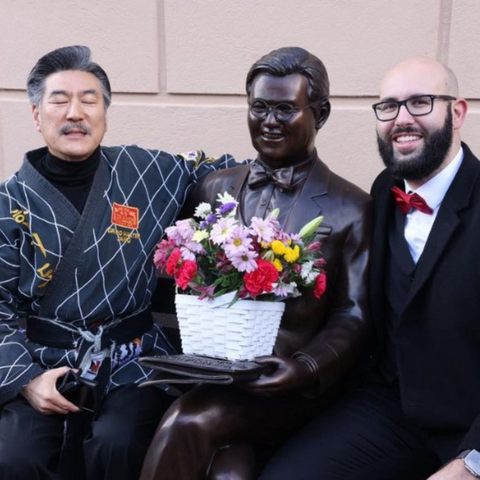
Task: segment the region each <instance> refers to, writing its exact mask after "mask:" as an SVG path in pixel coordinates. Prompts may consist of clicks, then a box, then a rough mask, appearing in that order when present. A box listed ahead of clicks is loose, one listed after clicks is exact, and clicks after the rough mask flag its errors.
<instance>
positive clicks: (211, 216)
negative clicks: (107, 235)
mask: <svg viewBox="0 0 480 480" xmlns="http://www.w3.org/2000/svg"><path fill="white" fill-rule="evenodd" d="M218 202H219V204H220V205H219V207H218V208H216V209H215V211H213V210H212V207H211V205H210V204H208V203H201V204H200V205H198V207H197V208H196V210H195V214H194V217H195V218H189V219H185V220H179V221H177V222H176V223H175V225H174V226H172V227H169V228H167V229H166V236H167V238H165V239H163V240H161V241H160V243H159V244H158V245H157V249H156V251H155V254H154V263H155V265H156V266H157V268H159V269H160V270H161V271H164V272H165V273H166V274H167V275H170V276H172V277H173V278H174V279H175V282H176V284H177V286H178V289H180V290H182V291H184V292H185V294H179V293H177V295H176V299H175V302H176V307H177V316H178V320H179V326H180V334H181V339H182V348H183V351H184V353H193V354H200V355H208V356H213V357H221V358H228V359H232V360H239V359H253V358H254V357H255V356H258V355H263V354H271V352H272V350H273V345H274V343H275V338H276V334H277V332H278V327H279V325H280V319H281V315H282V313H283V310H284V308H285V304H284V303H283V302H281V301H279V300H284V299H286V298H288V297H295V296H299V295H300V292H299V289H298V288H299V287H307V288H310V289H311V290H312V294H313V295H314V296H315V297H316V298H320V297H321V296H322V295H323V293H324V291H325V289H326V274H325V269H324V264H325V261H324V259H323V258H322V255H321V252H320V243H319V242H313V239H314V237H315V233H316V231H317V228H318V226H319V225H320V223H321V221H322V219H323V218H322V217H317V218H315V219H314V220H312V221H311V222H309V223H308V224H307V225H305V226H304V227H303V228H302V229H301V230H300V232H299V233H298V234H292V233H286V232H284V231H283V230H282V229H281V227H280V224H279V222H278V221H277V217H278V214H279V211H278V210H274V211H273V212H272V213H271V214H270V215H269V216H268V217H267V218H266V219H261V218H256V217H253V218H252V220H251V224H250V225H248V226H244V225H242V224H241V223H240V222H239V221H238V220H237V219H236V218H235V215H236V209H237V207H238V202H237V201H236V200H235V199H234V198H233V197H232V196H230V195H229V194H228V193H224V194H219V195H218ZM238 316H240V317H243V319H242V320H241V321H239V320H238V318H237V317H238ZM245 323H246V324H248V325H247V327H246V330H245V329H244V327H243V326H240V324H242V325H243V324H245ZM247 344H248V346H246V345H247Z"/></svg>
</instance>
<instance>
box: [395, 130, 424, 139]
mask: <svg viewBox="0 0 480 480" xmlns="http://www.w3.org/2000/svg"><path fill="white" fill-rule="evenodd" d="M398 133H418V134H420V135H423V136H425V131H424V130H423V129H421V128H415V127H395V128H394V129H393V130H392V131H391V132H390V133H389V135H388V137H389V140H391V139H392V137H393V136H394V135H397V134H398Z"/></svg>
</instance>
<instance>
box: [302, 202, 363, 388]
mask: <svg viewBox="0 0 480 480" xmlns="http://www.w3.org/2000/svg"><path fill="white" fill-rule="evenodd" d="M339 210H341V209H339ZM339 214H340V211H339ZM343 214H344V215H345V214H347V212H343ZM348 214H350V218H351V223H350V225H349V227H348V229H347V231H346V234H345V235H344V240H343V243H342V244H336V245H335V246H334V248H336V249H340V251H341V254H340V258H339V261H338V265H337V266H336V268H335V271H334V274H333V278H332V277H330V278H329V276H328V275H327V290H328V288H329V287H330V288H331V289H332V290H331V291H330V292H329V298H328V305H327V306H326V308H327V310H328V311H327V319H326V322H325V324H324V325H323V327H322V328H321V329H320V330H319V332H318V333H317V334H316V335H315V336H314V337H313V338H311V340H310V341H309V342H308V343H307V344H306V345H304V346H303V347H302V348H301V349H300V350H299V351H297V352H296V353H294V354H293V357H294V358H296V359H298V360H300V361H304V362H305V363H307V364H308V365H309V366H310V368H311V369H312V370H314V371H315V372H316V374H317V379H318V381H317V383H316V386H315V388H314V389H313V390H312V391H309V392H306V393H307V394H308V395H309V396H310V395H318V394H320V393H322V392H324V391H326V390H327V389H328V388H329V387H330V386H332V385H333V384H335V383H336V382H338V381H339V380H340V379H342V378H344V377H345V376H346V375H347V373H349V372H350V371H351V370H352V369H353V368H354V367H355V366H356V365H357V363H358V362H360V359H361V356H362V354H363V353H365V352H366V351H367V340H368V338H369V335H370V332H371V321H370V312H369V306H368V300H367V299H368V295H367V288H368V263H369V248H370V237H371V223H372V204H371V200H370V199H368V200H367V201H363V202H361V203H358V204H357V205H356V206H355V209H354V211H353V212H352V211H351V212H348Z"/></svg>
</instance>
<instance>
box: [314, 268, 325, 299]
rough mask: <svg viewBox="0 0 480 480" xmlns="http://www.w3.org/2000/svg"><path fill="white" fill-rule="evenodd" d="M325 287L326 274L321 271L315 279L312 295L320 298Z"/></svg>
mask: <svg viewBox="0 0 480 480" xmlns="http://www.w3.org/2000/svg"><path fill="white" fill-rule="evenodd" d="M326 289H327V276H326V275H325V274H324V273H321V274H320V275H318V276H317V278H316V279H315V287H314V289H313V295H314V296H315V297H316V298H320V297H321V296H322V295H323V294H324V293H325V290H326Z"/></svg>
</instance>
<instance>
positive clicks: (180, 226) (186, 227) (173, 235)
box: [165, 218, 195, 246]
mask: <svg viewBox="0 0 480 480" xmlns="http://www.w3.org/2000/svg"><path fill="white" fill-rule="evenodd" d="M165 233H166V234H167V236H168V238H169V239H170V240H173V241H174V242H175V244H176V245H179V246H181V245H185V244H186V243H187V242H191V241H192V237H193V234H194V233H195V228H194V226H193V224H192V219H191V218H189V219H187V220H178V221H177V222H175V225H174V226H172V227H168V228H166V229H165Z"/></svg>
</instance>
